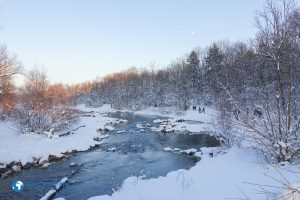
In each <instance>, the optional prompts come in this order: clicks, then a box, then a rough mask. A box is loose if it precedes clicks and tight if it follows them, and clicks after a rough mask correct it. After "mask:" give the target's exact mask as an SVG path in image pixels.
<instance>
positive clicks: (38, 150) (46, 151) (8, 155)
mask: <svg viewBox="0 0 300 200" xmlns="http://www.w3.org/2000/svg"><path fill="white" fill-rule="evenodd" d="M78 109H80V110H82V111H86V112H88V111H91V109H89V108H86V107H85V106H79V107H78ZM93 110H94V111H95V110H96V112H95V117H81V118H80V120H79V123H78V124H76V125H74V127H80V128H78V129H77V130H76V131H73V134H70V135H68V136H62V137H54V138H52V139H50V138H48V137H46V136H45V135H38V134H34V133H32V134H20V133H18V131H17V130H16V129H15V128H14V126H13V125H12V124H11V123H9V122H1V123H0V138H1V140H0V167H1V168H2V169H7V165H8V164H9V165H12V166H10V167H11V168H12V169H11V172H13V171H19V170H20V167H22V168H28V167H30V166H32V165H33V164H41V166H42V165H43V163H45V164H46V165H47V163H48V161H49V157H52V158H56V157H57V158H62V157H63V156H65V154H69V153H71V152H72V151H86V150H88V149H90V148H92V147H95V146H97V145H99V144H100V140H98V141H96V140H95V139H94V138H99V136H101V135H100V133H99V132H97V130H98V129H99V128H103V127H104V126H105V125H106V124H108V123H110V122H114V121H115V120H116V119H114V118H110V117H105V116H104V115H103V114H101V113H105V112H108V111H111V109H110V107H109V106H108V105H106V106H103V107H101V108H98V109H93ZM12 163H13V164H12ZM14 165H15V167H13V166H14ZM46 165H45V167H46Z"/></svg>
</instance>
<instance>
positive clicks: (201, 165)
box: [89, 148, 297, 200]
mask: <svg viewBox="0 0 300 200" xmlns="http://www.w3.org/2000/svg"><path fill="white" fill-rule="evenodd" d="M259 162H260V160H258V159H257V158H256V157H255V156H254V155H253V154H251V152H246V151H244V150H242V149H239V148H233V149H231V150H230V151H229V152H228V153H226V154H223V155H219V156H217V157H214V158H210V157H205V158H204V159H202V160H201V161H200V162H198V163H197V165H196V166H195V167H192V168H191V169H190V170H178V171H174V172H170V173H169V174H168V175H167V176H166V177H159V178H157V179H149V180H142V179H139V178H137V177H130V178H128V179H126V180H125V181H124V183H123V186H122V187H121V188H122V189H121V190H119V191H116V192H114V193H113V194H112V195H111V196H108V195H105V196H97V197H92V198H90V199H89V200H124V199H130V200H140V199H143V200H153V199H155V200H165V199H172V200H182V199H188V200H193V199H195V200H198V199H212V200H219V199H235V198H236V199H241V198H244V195H243V193H244V194H245V195H247V196H248V197H249V199H255V200H260V199H261V200H262V199H265V198H266V197H265V195H264V194H263V193H260V192H258V191H259V190H260V189H261V188H260V187H259V186H256V185H254V184H261V185H270V186H275V187H279V188H275V187H271V188H267V189H268V190H269V191H270V192H274V193H278V194H280V193H281V189H280V187H282V185H281V183H279V182H277V181H275V180H273V179H270V178H268V177H267V176H265V174H267V175H270V176H272V177H274V178H275V179H277V180H282V177H281V176H280V175H279V174H278V173H277V170H275V169H274V168H272V167H266V165H262V164H261V163H259ZM286 176H287V178H288V179H289V180H291V181H292V180H293V179H296V178H297V177H296V176H295V175H290V176H289V175H286ZM288 176H289V177H288ZM250 183H253V184H250Z"/></svg>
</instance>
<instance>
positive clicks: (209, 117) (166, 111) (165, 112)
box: [134, 107, 217, 123]
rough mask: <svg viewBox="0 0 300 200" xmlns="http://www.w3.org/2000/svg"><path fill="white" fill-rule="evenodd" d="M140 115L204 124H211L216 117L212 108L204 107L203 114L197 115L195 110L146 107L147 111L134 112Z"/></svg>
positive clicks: (215, 112)
mask: <svg viewBox="0 0 300 200" xmlns="http://www.w3.org/2000/svg"><path fill="white" fill-rule="evenodd" d="M134 113H135V114H140V115H154V116H155V115H157V116H162V117H168V118H172V119H175V120H181V119H182V120H191V121H199V122H204V123H213V120H214V118H215V117H216V116H217V111H216V110H215V109H214V108H210V107H205V113H199V112H198V111H195V110H187V111H178V110H177V109H176V108H175V107H164V108H161V107H148V108H147V109H144V110H140V111H136V112H134ZM161 122H162V121H159V120H157V121H155V122H154V123H161Z"/></svg>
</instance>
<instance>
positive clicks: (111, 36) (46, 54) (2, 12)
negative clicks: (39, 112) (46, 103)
mask: <svg viewBox="0 0 300 200" xmlns="http://www.w3.org/2000/svg"><path fill="white" fill-rule="evenodd" d="M263 2H264V1H263V0H147V1H146V0H49V1H45V0H26V1H25V0H0V6H1V9H0V24H1V25H2V30H1V31H0V43H1V44H5V45H7V47H8V49H9V51H10V52H12V53H15V54H17V55H18V58H19V59H20V60H21V61H22V63H23V64H24V65H25V69H30V68H33V67H34V65H38V66H42V67H43V68H44V69H45V70H46V72H47V74H48V76H49V78H50V80H51V81H52V83H54V82H63V83H74V82H83V81H86V80H92V79H94V78H96V76H103V75H105V74H108V73H112V72H116V71H120V70H123V69H126V68H128V67H130V66H136V67H147V66H148V65H149V63H151V62H154V61H155V62H156V63H157V64H159V65H160V66H165V65H167V64H168V63H169V62H170V61H171V60H173V59H175V58H177V57H180V56H182V55H184V54H185V53H187V52H188V51H190V50H192V49H193V48H194V47H196V46H201V47H205V46H207V45H209V44H210V43H211V42H212V41H216V40H222V39H226V40H231V41H236V40H247V39H248V38H250V37H252V36H254V33H255V32H256V29H255V27H254V13H255V10H256V9H261V8H262V5H263ZM192 33H194V34H192Z"/></svg>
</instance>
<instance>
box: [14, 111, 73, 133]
mask: <svg viewBox="0 0 300 200" xmlns="http://www.w3.org/2000/svg"><path fill="white" fill-rule="evenodd" d="M12 118H13V121H14V124H15V125H16V127H17V128H18V129H19V130H20V131H21V132H22V133H29V132H35V133H38V134H44V133H45V132H48V131H50V130H54V131H60V130H63V129H65V128H66V127H67V126H68V125H69V124H70V123H71V122H72V121H73V120H74V119H75V114H74V111H73V110H72V109H68V108H66V107H53V108H50V109H46V110H33V109H28V108H25V107H19V108H17V109H15V111H14V114H13V116H12Z"/></svg>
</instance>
